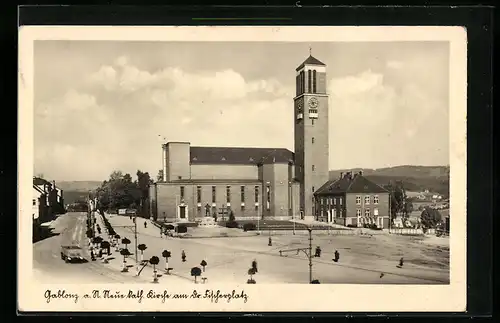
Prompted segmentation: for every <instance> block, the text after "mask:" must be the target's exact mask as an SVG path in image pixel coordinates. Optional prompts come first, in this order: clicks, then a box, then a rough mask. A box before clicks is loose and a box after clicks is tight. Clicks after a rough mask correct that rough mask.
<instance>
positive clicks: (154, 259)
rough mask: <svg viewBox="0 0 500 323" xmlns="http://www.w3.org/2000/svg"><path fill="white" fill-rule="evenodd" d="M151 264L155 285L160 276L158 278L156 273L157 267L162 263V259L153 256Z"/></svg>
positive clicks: (150, 260)
mask: <svg viewBox="0 0 500 323" xmlns="http://www.w3.org/2000/svg"><path fill="white" fill-rule="evenodd" d="M149 263H150V264H151V265H153V283H157V282H158V276H157V272H156V265H158V264H159V263H160V259H159V258H158V257H156V256H153V257H151V258H150V259H149Z"/></svg>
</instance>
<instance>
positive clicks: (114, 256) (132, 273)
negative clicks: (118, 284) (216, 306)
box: [96, 214, 192, 284]
mask: <svg viewBox="0 0 500 323" xmlns="http://www.w3.org/2000/svg"><path fill="white" fill-rule="evenodd" d="M105 216H106V218H107V219H108V221H109V222H110V223H111V225H112V226H113V229H114V230H115V231H116V233H117V234H119V235H120V236H121V237H122V238H124V237H128V238H129V240H130V241H131V242H132V244H133V243H134V239H133V238H131V236H130V235H129V234H128V233H130V234H131V235H133V233H132V232H130V231H128V230H127V228H123V227H119V225H133V222H132V221H131V220H130V218H129V217H125V216H111V218H110V215H109V214H105ZM115 217H120V218H124V219H120V222H119V224H116V223H115V221H114V220H116V219H114V218H115ZM111 219H113V221H112V220H111ZM124 220H126V221H124ZM139 220H140V218H138V219H137V221H138V223H137V224H138V225H137V229H138V230H137V231H138V234H139V227H140V225H139V224H142V228H143V229H144V221H142V222H140V221H139ZM147 221H148V227H149V225H151V226H153V225H152V224H151V223H150V221H149V220H147ZM131 222H132V223H131ZM96 223H98V224H99V226H100V227H101V230H102V231H101V237H102V238H103V239H105V240H107V241H109V242H111V237H110V236H108V235H107V234H106V232H105V231H106V229H105V228H106V227H105V224H104V220H103V218H102V216H101V215H100V214H96ZM115 225H116V226H117V227H116V228H115ZM146 229H147V228H146ZM150 233H152V232H150ZM158 237H159V231H158ZM121 247H122V246H121V242H119V243H118V249H119V250H121ZM110 251H111V255H110V256H109V255H106V254H104V255H103V258H102V259H97V260H96V262H100V263H101V264H102V265H103V266H106V267H108V268H112V269H113V270H116V272H117V273H120V274H121V275H124V276H127V277H133V278H134V279H137V280H138V282H143V283H144V282H151V283H152V282H153V277H154V273H153V266H152V265H149V264H148V265H147V266H146V267H144V269H142V271H141V272H140V275H139V276H137V273H138V272H139V270H140V269H141V268H142V265H141V264H140V263H141V260H140V256H139V257H138V260H139V261H138V262H136V261H135V255H134V252H135V250H132V248H129V251H130V252H131V256H129V257H127V262H126V266H127V270H128V271H127V272H122V270H123V267H124V266H123V265H124V264H123V256H122V255H120V252H119V251H116V248H115V247H111V250H110ZM104 259H107V260H108V263H104ZM144 259H147V258H146V257H144ZM156 270H157V278H158V283H163V282H165V281H166V280H167V279H168V281H169V282H173V283H176V284H178V283H185V282H186V279H185V278H183V277H179V276H178V275H173V274H171V275H168V276H167V275H166V274H165V270H163V269H162V268H161V264H160V265H159V266H157V267H156ZM188 279H189V281H190V282H191V281H192V279H191V278H188Z"/></svg>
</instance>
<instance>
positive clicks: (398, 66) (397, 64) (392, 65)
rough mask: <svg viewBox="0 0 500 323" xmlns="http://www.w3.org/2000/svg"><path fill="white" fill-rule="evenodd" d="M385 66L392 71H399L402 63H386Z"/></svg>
mask: <svg viewBox="0 0 500 323" xmlns="http://www.w3.org/2000/svg"><path fill="white" fill-rule="evenodd" d="M386 66H387V67H388V68H392V69H396V70H397V69H401V68H402V67H403V62H400V61H388V62H387V64H386Z"/></svg>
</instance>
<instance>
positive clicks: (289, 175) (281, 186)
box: [150, 55, 329, 222]
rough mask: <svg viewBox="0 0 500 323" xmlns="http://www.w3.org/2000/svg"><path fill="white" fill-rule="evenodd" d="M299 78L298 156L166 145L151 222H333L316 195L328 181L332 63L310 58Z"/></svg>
mask: <svg viewBox="0 0 500 323" xmlns="http://www.w3.org/2000/svg"><path fill="white" fill-rule="evenodd" d="M295 72H296V94H295V97H294V98H293V109H294V114H293V115H294V118H293V120H290V125H292V124H293V127H294V136H295V140H294V141H295V151H294V152H292V151H290V150H288V149H285V148H229V147H198V146H192V145H191V143H189V142H167V143H166V144H163V146H162V148H163V178H162V180H161V181H157V182H156V183H154V184H152V185H151V186H150V204H151V213H152V214H151V216H152V217H153V218H157V219H158V220H160V221H161V220H164V221H167V222H195V221H197V220H200V219H201V218H203V217H207V216H212V217H215V216H216V217H217V218H218V219H221V220H222V219H223V218H224V217H225V218H226V219H227V217H228V213H229V212H233V214H234V215H235V218H236V220H243V219H246V220H256V219H261V220H262V219H280V220H288V219H309V220H312V219H315V220H320V219H322V220H328V217H321V216H320V215H321V212H322V210H323V209H321V208H320V205H321V204H318V201H319V200H317V197H316V196H315V190H317V189H319V188H321V187H323V186H324V185H325V183H328V180H329V167H328V162H329V145H328V126H329V124H328V94H327V82H326V79H327V77H326V65H325V64H324V63H322V62H321V61H319V60H318V59H316V58H314V57H313V56H311V55H310V56H309V57H308V58H307V59H306V60H305V61H304V62H303V63H302V64H300V65H299V67H297V68H296V71H295Z"/></svg>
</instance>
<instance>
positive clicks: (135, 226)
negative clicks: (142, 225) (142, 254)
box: [113, 211, 137, 263]
mask: <svg viewBox="0 0 500 323" xmlns="http://www.w3.org/2000/svg"><path fill="white" fill-rule="evenodd" d="M113 227H114V228H127V229H133V231H134V240H135V261H136V263H137V211H136V212H134V225H114V226H113Z"/></svg>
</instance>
